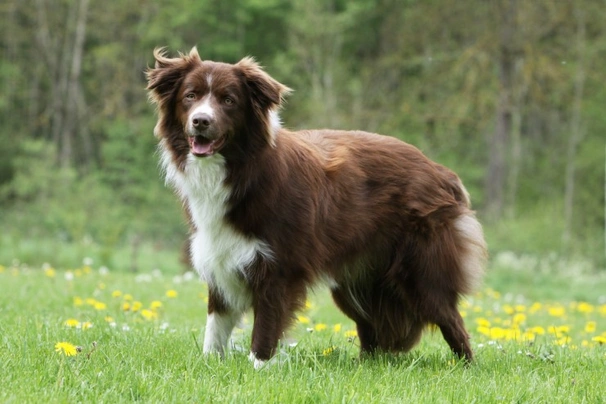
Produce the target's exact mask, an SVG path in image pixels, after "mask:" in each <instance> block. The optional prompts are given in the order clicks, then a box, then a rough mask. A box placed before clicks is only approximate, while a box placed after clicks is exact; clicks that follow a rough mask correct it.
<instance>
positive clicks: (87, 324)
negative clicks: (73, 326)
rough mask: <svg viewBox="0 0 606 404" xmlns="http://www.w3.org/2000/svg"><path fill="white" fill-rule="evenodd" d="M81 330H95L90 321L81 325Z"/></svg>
mask: <svg viewBox="0 0 606 404" xmlns="http://www.w3.org/2000/svg"><path fill="white" fill-rule="evenodd" d="M80 328H82V329H83V330H88V329H89V328H93V323H91V322H90V321H84V322H82V323H80Z"/></svg>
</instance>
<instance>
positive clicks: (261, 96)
mask: <svg viewBox="0 0 606 404" xmlns="http://www.w3.org/2000/svg"><path fill="white" fill-rule="evenodd" d="M236 67H237V68H238V69H240V72H241V73H242V76H243V78H244V82H245V83H246V86H247V87H248V89H249V90H250V93H251V96H252V102H253V104H254V106H255V107H257V108H259V109H260V110H261V111H263V112H267V111H268V110H274V109H277V108H279V107H280V106H281V105H282V101H283V99H284V96H286V95H288V94H289V93H290V92H291V91H292V90H291V89H290V88H288V87H286V86H285V85H284V84H282V83H280V82H278V81H277V80H275V79H274V78H272V77H271V76H270V75H269V74H267V73H266V72H265V71H264V70H263V69H262V68H261V66H259V65H258V64H257V62H255V60H254V59H253V58H252V57H246V58H244V59H242V60H240V61H239V62H238V63H236Z"/></svg>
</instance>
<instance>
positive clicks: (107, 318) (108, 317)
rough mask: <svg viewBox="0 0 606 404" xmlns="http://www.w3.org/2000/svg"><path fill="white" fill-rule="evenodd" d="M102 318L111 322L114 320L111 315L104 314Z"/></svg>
mask: <svg viewBox="0 0 606 404" xmlns="http://www.w3.org/2000/svg"><path fill="white" fill-rule="evenodd" d="M104 320H105V321H106V322H108V323H113V322H114V321H116V320H114V318H113V317H112V316H105V318H104Z"/></svg>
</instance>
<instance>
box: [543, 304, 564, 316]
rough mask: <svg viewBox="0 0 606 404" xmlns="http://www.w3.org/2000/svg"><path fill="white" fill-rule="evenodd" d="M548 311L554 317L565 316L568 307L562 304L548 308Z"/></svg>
mask: <svg viewBox="0 0 606 404" xmlns="http://www.w3.org/2000/svg"><path fill="white" fill-rule="evenodd" d="M547 313H549V315H550V316H552V317H564V315H565V314H566V309H565V308H564V307H562V306H553V307H550V308H549V309H547Z"/></svg>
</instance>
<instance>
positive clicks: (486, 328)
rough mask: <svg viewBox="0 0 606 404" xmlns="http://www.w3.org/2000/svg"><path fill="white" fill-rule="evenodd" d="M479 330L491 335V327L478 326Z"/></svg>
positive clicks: (483, 333)
mask: <svg viewBox="0 0 606 404" xmlns="http://www.w3.org/2000/svg"><path fill="white" fill-rule="evenodd" d="M477 331H478V332H479V333H480V334H482V335H485V336H487V337H490V327H486V326H480V327H478V328H477Z"/></svg>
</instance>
